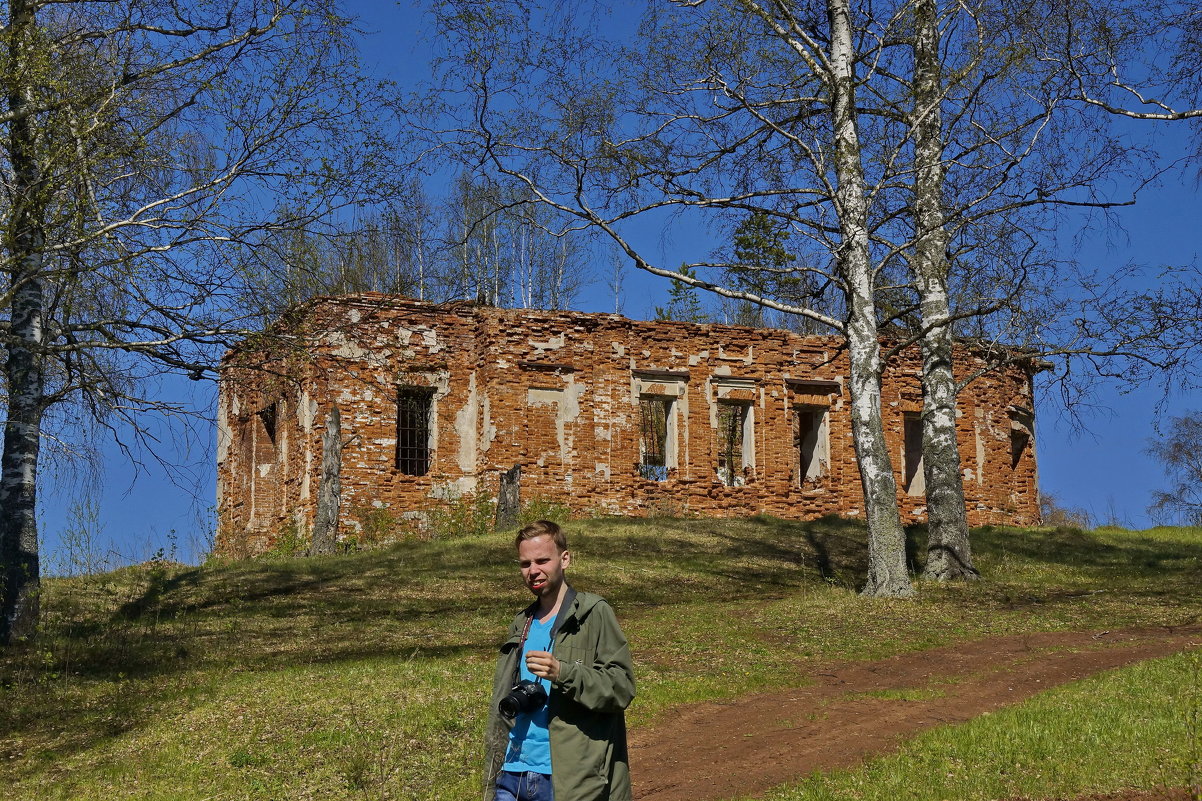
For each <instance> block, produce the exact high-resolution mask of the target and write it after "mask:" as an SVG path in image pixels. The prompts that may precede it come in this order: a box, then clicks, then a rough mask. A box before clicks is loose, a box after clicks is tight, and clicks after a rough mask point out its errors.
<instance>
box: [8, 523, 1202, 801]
mask: <svg viewBox="0 0 1202 801" xmlns="http://www.w3.org/2000/svg"><path fill="white" fill-rule="evenodd" d="M570 537H571V545H572V550H573V552H574V557H575V558H574V560H573V564H572V568H571V571H570V575H571V576H572V580H573V583H574V584H575V585H576V586H578V587H579V588H581V589H588V590H595V591H598V592H601V593H602V594H604V595H605V596H606V597H607V598H608V599H609V600H610V601H611V603H612V604H613V605H614V607H615V608H616V609H617V611H618V614H619V617H620V618H621V620H622V622H623V626H624V627H625V629H626V632H627V635H628V637H629V639H630V640H631V644H632V650H633V651H634V654H635V659H636V667H637V671H638V679H639V697H638V699H637V700H636V702H635V704H634V706H633V707H632V709H631V712H630V719H631V721H632V724H633V725H635V726H639V725H648V724H650V723H653V722H654V721H656V720H657V719H662V716H663V715H664V713H665V711H666V710H668V709H671V708H672V707H674V706H676V705H678V704H681V703H686V702H690V701H695V700H701V699H711V698H721V697H729V696H734V695H738V694H741V693H746V692H749V691H758V690H765V689H770V688H774V687H784V686H790V685H797V684H801V683H804V682H806V681H807V675H808V671H810V670H812V668H813V666H814V665H816V664H820V663H829V662H831V661H837V660H854V659H868V658H877V657H882V656H887V655H889V654H893V653H897V652H900V651H906V650H913V649H922V648H927V647H931V646H935V645H943V644H947V643H951V642H955V641H958V640H963V639H970V638H977V637H982V636H987V635H990V634H1002V633H1018V632H1024V631H1054V630H1065V629H1080V630H1085V629H1100V628H1121V627H1130V626H1147V625H1180V624H1183V623H1187V622H1191V621H1196V620H1197V619H1198V617H1199V613H1200V610H1202V580H1200V579H1202V530H1198V529H1156V530H1151V531H1146V532H1127V531H1121V530H1114V529H1110V530H1099V531H1096V532H1081V531H1078V530H1076V529H1059V530H1048V529H1044V530H1038V529H1036V530H1023V529H983V530H979V531H977V532H976V534H975V540H974V543H975V548H976V556H977V563H978V567H979V568H980V569H981V571H982V573H983V574H984V576H985V579H986V580H985V581H981V582H977V583H974V584H970V585H960V586H936V585H922V586H920V594H919V597H918V598H917V599H916V600H911V601H882V600H872V599H864V598H860V597H859V596H857V595H856V594H855V588H856V586H857V585H858V583H859V582H860V581H862V576H863V573H864V558H865V548H864V532H863V529H862V525H861V524H860V523H858V522H854V521H844V520H838V519H827V520H821V521H816V522H812V523H794V522H787V521H781V520H777V519H773V518H753V519H750V520H676V519H648V520H626V519H599V520H590V521H580V522H578V523H574V524H572V526H571V528H570ZM921 538H922V535H921V533H919V532H915V535H914V542H913V545H914V546H915V547H914V551H915V552H919V551H920V550H921V549H920V548H919V547H918V546H919V543H920V541H921ZM526 601H527V596H526V593H525V590H524V589H523V588H522V587H521V585H520V581H519V580H518V574H517V569H516V564H515V561H514V554H513V550H512V546H511V544H510V535H508V534H497V535H490V536H487V537H474V538H466V539H459V540H447V541H435V542H407V543H403V544H399V545H396V546H394V547H391V548H388V549H385V550H373V551H361V552H357V553H353V554H349V555H345V556H337V557H329V558H320V559H274V560H272V559H263V560H257V561H244V562H228V563H221V562H215V563H212V564H209V565H205V566H203V567H198V568H197V567H186V566H182V565H174V564H170V563H148V564H145V565H140V566H136V567H130V568H125V569H122V570H118V571H115V572H112V573H106V574H103V575H98V576H89V577H82V578H72V579H54V580H49V581H47V582H45V587H44V592H43V608H44V619H45V626H44V629H45V630H44V633H43V634H42V636H41V637H40V638H39V639H38V640H37V641H36V642H33V643H30V644H27V645H24V646H20V647H17V648H13V649H10V650H9V651H7V652H4V653H0V682H2V685H0V687H2V689H0V783H3V785H4V786H5V788H6V796H7V797H9V798H14V799H35V798H37V799H60V798H61V799H68V798H70V799H86V798H96V799H101V798H104V799H111V798H140V799H197V800H198V801H199V799H244V798H255V799H259V798H261V799H277V798H279V799H284V798H288V799H307V798H314V799H316V798H321V799H352V798H363V799H373V798H381V799H382V798H393V799H439V800H443V799H445V800H446V801H461V799H470V798H475V797H477V795H478V793H477V785H478V782H479V766H478V762H479V757H480V750H481V749H480V745H479V740H480V732H481V730H482V726H483V715H484V707H485V705H486V703H487V697H486V696H487V690H488V686H489V683H490V678H491V673H492V665H493V660H494V653H495V651H494V649H495V646H496V644H497V642H498V639H499V637H500V635H501V632H502V631H503V629H504V626H505V625H506V623H507V622H508V620H509V619H510V617H511V616H512V614H513V612H514V611H515V610H516V609H517V608H519V607H520V606H522V605H524V604H525V603H526ZM1189 669H1190V668H1189V664H1188V663H1187V662H1183V661H1180V660H1177V661H1172V660H1170V663H1166V666H1165V667H1163V668H1161V669H1154V671H1153V672H1154V674H1155V675H1153V676H1152V677H1148V676H1146V675H1144V674H1140V675H1141V676H1143V677H1142V678H1140V679H1139V680H1138V681H1137V684H1138V685H1139V686H1141V687H1144V688H1145V691H1146V692H1148V693H1150V694H1151V695H1150V696H1149V697H1150V698H1167V694H1168V693H1169V692H1170V690H1171V689H1172V688H1173V687H1180V686H1183V681H1184V679H1183V678H1182V677H1183V676H1185V675H1186V673H1187V672H1188V670H1189ZM1130 670H1133V671H1134V670H1137V669H1134V668H1133V669H1130ZM1157 670H1158V671H1159V672H1157ZM1183 671H1185V672H1184V673H1183ZM1119 673H1121V674H1124V675H1127V676H1128V677H1127V678H1126V679H1121V680H1122V681H1127V682H1130V680H1131V679H1130V675H1135V674H1128V673H1127V672H1126V671H1120V672H1119ZM1115 680H1116V681H1117V680H1120V679H1115ZM1195 689H1196V687H1195ZM1084 692H1086V693H1088V694H1089V695H1091V696H1092V697H1095V698H1096V697H1103V696H1105V692H1104V691H1102V690H1100V689H1098V688H1096V687H1095V688H1092V689H1086V690H1084ZM1119 697H1121V695H1120V696H1119ZM1182 697H1184V696H1182ZM1115 703H1116V704H1117V703H1119V702H1118V701H1116V702H1115ZM1165 703H1166V704H1167V707H1166V708H1167V709H1169V710H1170V711H1171V710H1174V709H1177V708H1179V707H1180V706H1181V704H1182V703H1185V702H1183V701H1180V700H1179V699H1177V697H1176V696H1174V699H1168V700H1166V701H1165ZM1070 706H1071V705H1070ZM1090 706H1094V705H1093V704H1084V705H1081V704H1078V705H1077V706H1076V707H1073V709H1074V711H1073V712H1071V713H1070V714H1071V715H1073V716H1079V715H1081V714H1083V712H1082V709H1084V708H1087V707H1090ZM1166 714H1167V713H1166ZM1111 728H1113V726H1112V727H1111ZM1182 731H1185V730H1182ZM1189 736H1193V735H1190V734H1189V732H1185V733H1184V734H1180V736H1178V734H1173V733H1172V732H1171V731H1170V733H1168V734H1165V735H1163V736H1162V737H1161V740H1164V739H1165V738H1168V740H1169V742H1162V741H1156V742H1154V743H1152V744H1150V745H1149V746H1148V752H1147V756H1145V757H1139V758H1141V759H1143V760H1144V761H1147V762H1148V763H1149V769H1151V768H1152V767H1155V766H1153V765H1152V764H1151V763H1153V762H1157V761H1158V760H1159V761H1160V762H1161V763H1164V761H1165V760H1166V759H1168V756H1165V755H1166V754H1168V755H1171V756H1172V759H1181V758H1185V757H1183V756H1182V754H1185V750H1184V749H1186V748H1187V747H1191V746H1190V744H1189V742H1188V739H1189ZM1200 742H1202V740H1200ZM932 747H937V748H944V749H946V747H947V746H946V744H944V745H940V746H932ZM1157 749H1159V750H1157ZM1157 754H1160V756H1156V755H1157ZM1070 758H1072V757H1065V759H1070ZM919 762H921V759H919ZM873 769H874V768H873V767H872V766H871V765H869V766H866V767H865V768H864V769H863V770H862V771H861V772H860V774H859V775H860V776H861V779H859V780H857V779H855V778H854V777H852V778H849V779H847V780H848V781H862V777H863V776H867V775H869V774H868V773H865V771H870V770H873ZM1102 773H1103V774H1105V770H1104V769H1103V770H1102ZM1116 773H1117V771H1116ZM1094 778H1095V779H1096V780H1094V781H1092V782H1091V786H1106V785H1110V786H1116V787H1117V786H1122V778H1123V777H1122V775H1121V774H1118V775H1114V776H1106V775H1099V776H1096V777H1094ZM1078 781H1079V779H1078ZM849 786H850V785H849ZM1069 789H1070V790H1072V789H1073V788H1071V787H1070V788H1069ZM782 792H784V791H782ZM789 792H794V793H797V792H801V791H800V790H797V789H796V788H794V790H791V791H789ZM824 792H825V791H824ZM832 792H833V791H832ZM932 792H934V791H932ZM857 796H859V797H869V796H863V795H862V794H860V793H857ZM782 797H785V796H782ZM787 797H790V798H792V797H798V798H800V797H803V796H801V795H792V796H787ZM804 797H810V796H804ZM813 797H824V796H821V795H816V796H813ZM831 797H838V795H833V796H831ZM894 797H896V795H895V796H894ZM910 797H915V798H920V797H923V796H922V795H921V794H915V795H910Z"/></svg>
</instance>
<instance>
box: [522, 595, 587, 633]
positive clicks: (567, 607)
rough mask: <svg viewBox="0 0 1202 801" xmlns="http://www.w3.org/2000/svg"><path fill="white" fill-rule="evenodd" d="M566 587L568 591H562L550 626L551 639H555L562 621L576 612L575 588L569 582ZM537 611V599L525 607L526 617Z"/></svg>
mask: <svg viewBox="0 0 1202 801" xmlns="http://www.w3.org/2000/svg"><path fill="white" fill-rule="evenodd" d="M567 588H568V591H567V592H566V593H564V596H563V602H562V603H561V604H560V605H559V611H558V612H556V613H555V623H554V624H553V625H552V626H551V639H552V640H554V639H555V635H556V634H558V633H559V630H560V629H561V628H562V627H563V624H564V621H566V620H567V619H568V618H569V617H572V616H573V615H575V614H576V610H575V608H574V607H575V603H576V590H574V589H573V588H572V585H571V584H568V585H567ZM537 611H538V601H537V600H535V601H534V602H532V603H531V604H530V605H529V606H527V607H526V611H525V615H526V617H528V618H529V617H533V616H534V613H535V612H537Z"/></svg>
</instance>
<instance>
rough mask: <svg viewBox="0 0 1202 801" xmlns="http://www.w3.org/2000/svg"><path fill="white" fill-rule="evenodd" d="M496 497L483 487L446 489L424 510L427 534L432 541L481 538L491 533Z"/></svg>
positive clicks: (495, 510) (495, 509)
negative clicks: (438, 498)
mask: <svg viewBox="0 0 1202 801" xmlns="http://www.w3.org/2000/svg"><path fill="white" fill-rule="evenodd" d="M496 503H497V499H496V497H495V496H494V495H493V494H492V493H490V492H488V491H487V490H484V489H477V490H475V491H474V492H458V491H454V490H450V489H448V490H446V491H445V497H444V498H442V499H441V500H439V501H437V502H435V503H434V504H432V505H431V506H430V508H429V511H428V512H427V517H426V520H427V524H426V536H427V537H429V538H430V539H435V540H449V539H456V538H459V537H483V536H485V535H486V534H490V533H492V530H493V520H494V518H495V516H496V512H497V508H496Z"/></svg>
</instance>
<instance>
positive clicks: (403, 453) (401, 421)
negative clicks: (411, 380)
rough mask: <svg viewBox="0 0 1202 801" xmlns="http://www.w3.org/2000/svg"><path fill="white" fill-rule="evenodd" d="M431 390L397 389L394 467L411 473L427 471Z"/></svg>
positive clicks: (420, 388)
mask: <svg viewBox="0 0 1202 801" xmlns="http://www.w3.org/2000/svg"><path fill="white" fill-rule="evenodd" d="M433 400H434V391H433V390H432V389H426V388H422V387H402V388H401V389H399V390H397V402H396V416H397V424H396V427H397V437H396V467H397V470H399V471H401V472H402V473H404V474H406V475H410V476H424V475H426V474H427V473H429V472H430V408H431V406H432V405H433Z"/></svg>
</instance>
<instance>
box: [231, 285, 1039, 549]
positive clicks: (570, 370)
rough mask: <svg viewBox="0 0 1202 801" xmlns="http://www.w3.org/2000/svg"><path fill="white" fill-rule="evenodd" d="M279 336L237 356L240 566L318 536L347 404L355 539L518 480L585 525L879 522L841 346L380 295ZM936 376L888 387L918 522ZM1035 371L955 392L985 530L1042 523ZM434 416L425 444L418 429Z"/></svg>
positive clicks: (970, 357) (347, 521) (911, 512)
mask: <svg viewBox="0 0 1202 801" xmlns="http://www.w3.org/2000/svg"><path fill="white" fill-rule="evenodd" d="M275 334H276V336H273V337H268V338H264V340H263V341H262V342H253V343H248V344H247V345H246V346H245V347H244V348H242V349H240V350H239V351H237V352H234V353H231V354H230V355H229V356H228V357H227V360H226V366H225V369H224V372H223V380H222V385H221V397H220V410H219V413H220V424H219V456H218V459H219V463H218V482H219V483H218V513H219V520H220V527H221V530H220V540H219V547H220V548H222V549H223V550H226V551H231V552H252V553H253V552H256V551H261V550H263V549H265V548H267V547H270V545H271V544H272V543H273V542H274V541H275V539H276V538H278V537H279V536H281V534H283V533H288V532H303V531H305V530H307V529H308V527H310V526H311V525H312V522H313V519H314V514H315V498H316V495H317V490H318V482H319V481H320V472H321V471H320V467H321V465H320V461H321V452H322V451H321V436H322V432H323V430H324V426H325V424H326V420H327V419H328V416H329V410H330V409H331V408H333V406H334V405H337V407H338V408H339V410H340V412H341V417H342V439H343V450H342V471H341V483H342V499H341V505H340V516H341V517H340V527H341V531H342V534H343V535H344V536H345V535H348V534H351V535H353V534H355V533H356V532H359V531H360V530H361V529H362V528H363V527H364V526H365V525H370V520H371V519H372V515H373V514H381V513H383V514H385V516H386V517H390V518H392V519H396V520H403V519H406V518H409V519H414V520H415V522H420V518H421V517H422V516H423V515H424V514H425V513H426V512H427V511H428V510H429V509H430V508H431V506H432V504H436V503H438V502H439V499H444V498H448V497H463V496H465V495H471V494H472V493H476V492H488V493H492V494H495V492H496V490H497V480H498V476H499V475H500V473H502V472H504V471H506V470H509V469H510V468H512V467H514V466H515V465H521V468H522V479H521V492H522V497H523V498H524V499H527V500H529V499H534V498H537V499H541V500H545V501H554V502H560V503H565V504H568V505H570V506H571V507H573V508H574V509H576V510H578V511H581V512H597V513H611V514H628V515H644V514H652V513H671V512H677V513H681V512H688V513H692V514H702V515H750V514H755V513H760V512H763V513H768V514H772V515H778V516H781V517H786V518H794V519H809V518H814V517H819V516H822V515H826V514H840V515H847V516H862V515H863V508H862V494H861V489H860V483H859V474H858V470H857V466H856V461H855V456H854V449H853V443H852V434H851V419H850V411H849V409H848V408H847V404H848V397H847V392H846V389H845V386H844V385H845V382H846V378H847V375H848V363H847V356H846V353H845V352H843V351H842V350H840V347H839V344H840V343H839V340H838V339H837V338H834V337H812V336H811V337H806V336H800V335H797V334H793V333H790V332H786V331H780V330H772V329H751V328H742V327H738V326H726V325H698V324H693V323H684V322H666V321H655V322H645V321H637V320H629V319H626V318H623V317H620V316H617V315H611V314H583V313H575V312H546V311H529V310H505V309H493V308H483V307H474V306H471V305H468V304H453V305H446V306H436V305H432V304H427V303H420V302H416V301H410V300H405V299H401V298H397V297H392V296H386V295H374V294H366V295H358V296H353V297H348V298H338V299H324V300H321V301H316V302H314V303H312V304H310V305H309V306H307V307H306V308H304V309H303V310H301V311H300V312H298V314H297V315H295V317H294V319H293V320H292V321H291V322H290V323H288V324H287V325H285V326H282V327H281V328H280V330H279V331H277V332H275ZM956 355H957V366H958V369H960V370H962V371H970V370H971V371H976V370H978V369H979V368H980V367H982V366H984V365H983V362H982V360H981V357H980V356H979V355H977V354H975V353H974V352H972V351H971V350H969V349H967V348H963V347H962V348H959V349H958V351H957V354H956ZM919 368H920V364H919V355H918V353H917V350H916V349H913V348H911V349H908V350H906V351H904V352H903V354H902V355H901V356H899V357H895V358H894V359H893V360H892V361H891V362H890V363H889V364H888V365H887V369H886V371H885V377H884V383H883V389H882V412H883V415H884V419H885V426H886V432H885V433H886V440H887V442H888V445H889V449H890V455H891V457H892V458H893V462H894V467H895V471H896V472H897V475H898V484H899V500H900V502H901V506H902V514H903V519H904V520H909V521H920V520H923V519H924V516H925V506H924V499H923V496H922V486H921V470H920V469H917V467H918V465H917V462H916V461H915V459H916V458H917V456H918V452H917V451H916V450H915V442H914V439H913V435H914V432H915V430H916V428H912V429H911V437H910V442H909V455H907V437H906V420H907V419H910V420H912V421H916V420H917V417H916V415H917V414H918V413H919V412H920V411H921V404H922V391H921V387H920V383H919ZM1029 369H1030V368H1029V367H1023V366H1012V367H1008V368H1005V369H1000V370H994V371H991V372H987V373H985V374H984V375H983V376H982V377H981V378H978V379H977V380H975V381H973V382H972V383H971V384H969V386H968V388H967V389H966V390H965V391H963V392H962V393H961V395H960V398H959V401H958V414H959V426H958V435H959V442H960V451H961V459H962V468H963V472H964V476H965V493H966V499H967V503H968V514H969V520H970V522H971V523H972V524H974V525H979V524H985V523H1011V524H1032V523H1035V522H1037V520H1038V498H1037V495H1036V463H1035V453H1034V438H1033V436H1031V431H1032V426H1033V422H1032V412H1031V410H1032V408H1033V400H1032V397H1031V374H1030V372H1029ZM641 401H646V403H641ZM402 407H404V408H411V409H414V410H416V411H410V412H405V411H403V410H402ZM426 414H428V431H427V432H425V433H423V434H421V435H420V436H419V435H417V434H414V432H413V431H412V430H409V429H406V430H402V429H405V427H406V426H408V425H410V423H412V419H411V418H413V419H417V418H421V417H422V416H423V415H426ZM414 415H416V416H417V417H416V418H414ZM653 419H654V422H649V421H651V420H653ZM419 422H421V421H420V420H419ZM911 425H912V426H914V423H911ZM740 433H741V434H742V436H741V437H740V436H739V434H740ZM415 436H419V438H420V440H421V441H420V442H419V443H418V446H417V448H416V450H415V449H414V442H413V441H411V440H413V439H414V437H415ZM658 451H663V453H659V454H658V457H657V456H656V455H655V454H656V453H657V452H658ZM405 454H408V455H405ZM413 454H417V455H416V456H415V455H413ZM421 459H425V460H426V461H425V462H422V461H421ZM649 460H650V461H658V462H662V464H658V463H657V464H646V462H648V461H649ZM907 471H908V473H909V475H913V476H914V479H913V480H907V477H908V473H907ZM381 510H383V512H381Z"/></svg>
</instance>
